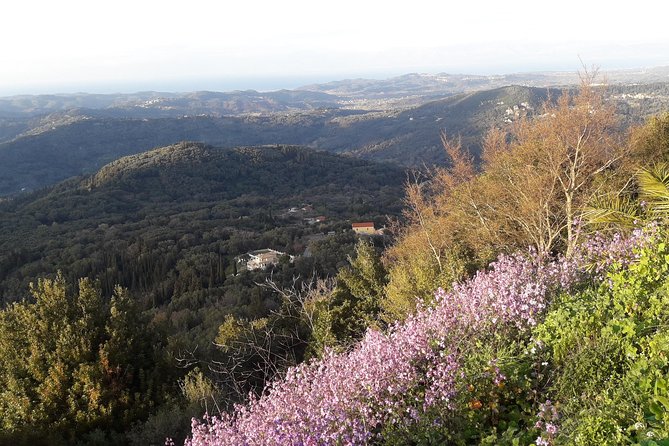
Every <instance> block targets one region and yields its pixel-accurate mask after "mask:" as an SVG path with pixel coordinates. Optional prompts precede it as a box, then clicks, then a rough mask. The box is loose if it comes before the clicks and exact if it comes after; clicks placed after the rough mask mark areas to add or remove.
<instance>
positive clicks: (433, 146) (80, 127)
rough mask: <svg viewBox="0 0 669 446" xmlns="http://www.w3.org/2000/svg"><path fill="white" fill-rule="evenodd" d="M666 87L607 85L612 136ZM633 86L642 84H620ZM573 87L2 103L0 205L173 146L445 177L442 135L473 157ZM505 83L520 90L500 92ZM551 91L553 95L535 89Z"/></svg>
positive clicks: (316, 90) (356, 88) (622, 77)
mask: <svg viewBox="0 0 669 446" xmlns="http://www.w3.org/2000/svg"><path fill="white" fill-rule="evenodd" d="M668 75H669V71H668V70H667V69H666V68H658V69H653V70H646V71H635V72H632V71H624V72H614V73H613V74H610V75H609V76H610V79H612V80H613V81H612V82H611V83H610V84H609V86H608V89H607V93H606V94H607V98H608V99H609V100H611V101H613V102H614V103H615V104H616V107H617V108H618V110H619V112H620V116H621V117H622V119H621V121H622V122H621V125H630V124H635V123H639V122H641V121H642V120H643V119H644V118H645V117H647V116H650V115H653V114H656V113H659V112H662V111H663V110H667V109H668V108H669V83H666V82H650V81H658V80H661V79H665V80H666V78H667V76H668ZM634 79H637V80H639V81H638V82H633V83H629V81H630V80H634ZM577 81H578V77H577V76H576V75H575V74H564V73H553V74H551V73H543V74H542V73H539V74H517V75H507V76H466V75H447V74H436V75H424V74H409V75H405V76H400V77H396V78H392V79H388V80H380V81H378V80H365V79H362V80H347V81H337V82H332V83H328V84H320V85H311V86H305V87H302V88H300V89H296V90H280V91H274V92H257V91H252V90H249V91H237V92H228V93H216V92H195V93H158V92H145V93H136V94H124V95H120V94H119V95H87V94H75V95H47V96H14V97H9V98H0V196H10V195H15V194H17V193H21V192H25V191H31V190H37V189H40V188H43V187H47V186H49V185H53V184H55V183H57V182H59V181H62V180H64V179H66V178H69V177H72V176H76V175H83V174H89V173H92V172H95V171H97V170H98V169H99V168H101V167H102V166H103V165H105V164H107V163H109V162H111V161H113V160H115V159H118V158H120V157H122V156H127V155H132V154H137V153H141V152H144V151H146V150H150V149H153V148H156V147H161V146H166V145H169V144H174V143H176V142H179V141H201V142H204V143H207V144H212V145H215V146H218V147H236V146H242V145H263V144H294V145H301V146H306V147H310V148H313V149H318V150H327V151H331V152H334V153H339V154H346V155H350V156H354V157H359V158H364V159H370V160H381V161H389V162H393V163H396V164H399V165H402V166H409V167H423V166H430V165H434V164H437V165H443V164H444V163H446V162H447V160H446V157H445V155H444V153H443V150H442V148H441V142H440V132H442V131H443V132H445V133H446V134H448V135H450V136H454V137H456V136H460V137H461V138H462V141H463V144H464V146H465V147H466V148H467V149H469V150H470V151H471V153H472V154H473V155H474V156H476V155H477V154H478V152H479V150H480V147H479V144H480V140H481V136H482V135H483V134H484V133H485V132H486V131H487V129H489V128H491V127H494V126H496V127H501V126H505V125H507V124H509V123H510V122H513V121H514V120H516V119H518V118H519V117H520V116H524V115H526V114H533V113H537V112H538V111H540V109H541V104H542V103H543V102H544V101H545V100H547V99H548V98H556V97H557V96H558V95H559V94H560V92H561V91H562V90H563V89H564V88H573V85H572V86H571V87H569V86H567V87H565V86H564V85H570V84H573V83H574V82H577ZM509 82H518V83H519V84H523V85H511V86H508V85H507V86H498V85H506V84H507V83H509ZM549 84H559V85H562V87H545V86H539V85H549ZM532 85H537V86H532ZM491 87H495V88H491Z"/></svg>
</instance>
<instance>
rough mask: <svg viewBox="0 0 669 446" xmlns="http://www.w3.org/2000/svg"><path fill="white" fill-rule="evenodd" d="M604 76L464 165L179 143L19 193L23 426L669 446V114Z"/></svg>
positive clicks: (14, 281) (8, 353) (19, 429)
mask: <svg viewBox="0 0 669 446" xmlns="http://www.w3.org/2000/svg"><path fill="white" fill-rule="evenodd" d="M591 81H592V79H589V78H587V79H584V82H583V84H582V85H581V88H580V89H579V90H578V91H576V90H566V91H564V92H562V93H561V94H560V95H558V96H557V97H553V96H551V97H548V96H546V97H545V99H546V101H545V102H544V103H543V105H537V106H536V111H535V112H532V113H519V114H518V116H516V117H515V119H513V120H511V122H507V123H506V124H505V125H501V124H500V125H499V126H495V127H492V128H489V129H488V130H487V132H486V133H485V135H484V136H482V137H481V139H480V140H479V141H478V142H477V143H476V144H477V147H478V148H479V151H478V152H477V153H475V154H474V153H472V152H470V151H469V150H467V148H468V147H470V144H469V143H468V142H467V141H466V140H465V139H463V138H458V137H455V138H452V137H451V135H449V134H447V133H446V132H442V134H441V140H440V145H441V150H443V153H444V155H443V156H444V157H445V158H447V159H448V160H449V163H448V167H438V168H430V169H423V170H421V171H412V172H406V171H404V170H403V169H400V168H398V167H394V166H393V165H389V164H379V163H372V162H368V161H362V160H358V159H355V158H351V157H341V156H336V155H332V154H328V153H324V152H317V151H313V150H309V149H305V148H300V147H295V146H284V145H278V146H254V147H246V146H245V147H236V148H218V147H212V146H209V145H206V144H202V143H179V144H175V145H171V146H167V147H163V148H159V149H154V150H151V151H149V152H143V153H139V154H135V155H130V156H127V157H124V158H120V159H118V160H116V161H112V162H110V163H109V164H107V165H105V166H104V167H102V168H101V169H99V170H97V171H96V172H95V173H92V174H90V175H85V176H79V177H74V178H71V179H69V180H67V181H65V182H62V183H59V184H57V185H55V186H51V187H48V188H46V189H42V190H39V191H35V192H31V193H27V194H22V195H19V196H16V197H14V198H12V199H8V200H6V201H4V202H2V203H0V292H1V295H0V296H1V297H2V310H1V311H0V442H4V443H8V444H17V445H21V444H26V445H28V444H30V445H32V444H50V445H51V444H55V445H58V444H81V445H109V444H133V445H147V444H156V445H158V444H164V443H165V441H166V438H169V439H170V440H168V443H169V442H174V443H183V442H184V441H186V443H187V444H189V445H192V446H200V445H227V444H229V445H239V444H248V445H284V444H288V445H298V444H301V445H303V444H314V445H363V444H378V445H416V444H421V445H440V444H454V445H461V444H462V445H465V444H480V445H492V444H500V445H553V444H555V445H557V444H569V445H571V444H578V445H593V444H612V445H613V444H640V445H648V446H650V445H653V444H657V445H661V444H667V442H669V428H668V427H667V424H666V420H667V419H668V418H667V417H669V400H667V398H668V397H669V394H668V393H667V386H668V384H667V383H668V382H669V362H668V360H667V357H666V352H667V351H669V344H668V343H667V342H668V341H667V340H668V339H669V337H668V333H669V332H667V329H666V327H667V324H668V323H669V302H668V301H667V293H666V290H667V283H668V282H669V263H668V261H667V259H669V254H668V253H667V250H668V248H667V247H668V246H669V240H668V238H669V233H668V232H667V227H666V221H667V202H668V201H669V182H668V179H669V167H667V163H669V115H667V114H664V115H658V116H656V117H654V118H651V119H649V120H647V121H646V122H644V123H643V124H642V125H638V126H636V127H632V128H631V129H630V130H627V126H628V125H629V122H623V121H625V119H624V118H621V116H620V115H619V114H618V112H619V111H618V110H616V108H615V104H614V103H612V101H610V100H608V99H607V96H605V95H603V94H602V90H601V89H600V88H593V87H592V86H591ZM492 95H493V96H492V97H491V99H490V100H491V101H494V100H495V97H494V93H492ZM477 97H478V96H477ZM457 100H459V101H461V103H462V104H464V105H466V104H467V103H468V102H467V101H469V100H471V97H461V98H459V99H457ZM464 105H463V106H464ZM533 107H534V106H533ZM426 110H427V109H426ZM486 122H487V121H486ZM483 123H484V121H483V120H482V121H479V122H475V123H470V124H472V125H476V126H483ZM454 136H455V135H454ZM462 136H464V138H469V137H473V136H474V134H472V135H466V134H465V135H462ZM315 216H324V217H325V220H324V221H319V222H314V221H313V220H308V219H309V218H312V217H315ZM354 221H372V222H374V223H375V225H376V227H377V228H380V227H382V226H384V225H385V226H388V227H389V231H388V232H387V233H389V234H390V235H377V236H372V237H361V236H358V235H356V234H355V233H353V231H351V230H350V228H351V222H354ZM310 223H311V224H310ZM261 248H272V249H276V250H277V251H281V252H285V253H286V254H289V255H293V256H295V259H294V261H293V262H291V261H290V258H289V257H288V256H284V257H282V258H281V260H280V261H279V263H278V264H276V265H274V266H270V267H268V268H266V269H264V270H257V271H248V270H245V269H244V268H242V267H241V265H240V264H239V262H238V261H237V258H238V256H240V255H242V254H244V253H246V252H248V251H252V250H255V249H261ZM528 248H529V249H528ZM203 415H204V416H205V418H204V419H202V417H203ZM191 417H195V418H196V419H199V421H197V422H196V423H194V424H193V425H192V426H191V421H190V420H191Z"/></svg>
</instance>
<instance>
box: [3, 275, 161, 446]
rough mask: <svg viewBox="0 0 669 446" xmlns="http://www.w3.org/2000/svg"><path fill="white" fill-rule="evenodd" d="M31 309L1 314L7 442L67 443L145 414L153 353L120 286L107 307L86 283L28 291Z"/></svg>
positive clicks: (22, 306) (24, 306)
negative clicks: (37, 440) (8, 440)
mask: <svg viewBox="0 0 669 446" xmlns="http://www.w3.org/2000/svg"><path fill="white" fill-rule="evenodd" d="M31 294H32V296H33V298H34V300H35V301H34V303H29V302H21V303H14V304H12V305H11V306H9V307H7V308H6V309H5V310H2V311H0V426H1V427H2V430H3V431H5V432H6V433H7V434H6V435H7V436H8V437H9V438H10V439H11V441H12V442H13V444H21V443H22V442H27V443H30V442H32V441H34V440H35V438H38V439H40V438H41V441H43V440H44V439H45V438H49V441H50V442H51V444H59V443H60V442H67V443H71V442H73V441H75V440H76V439H80V438H81V437H82V436H83V435H85V434H87V433H89V432H91V431H93V430H95V429H103V430H115V429H120V428H122V427H125V426H127V425H128V423H130V422H132V421H133V420H136V419H138V418H140V417H142V416H144V415H145V414H146V413H147V410H148V408H149V407H150V406H151V404H152V397H153V396H154V395H153V394H152V392H150V384H149V383H150V382H151V376H152V371H151V369H150V368H151V366H152V364H153V363H152V356H151V355H152V352H151V349H150V337H149V336H147V332H146V324H145V323H144V321H142V320H140V318H139V317H138V316H137V314H138V312H137V309H136V308H135V307H134V305H133V303H132V301H131V300H130V299H129V297H128V296H127V294H126V293H125V291H124V290H122V289H121V288H117V290H116V293H115V295H114V297H113V298H112V301H111V303H106V302H105V299H103V297H102V296H101V293H100V290H99V288H98V287H96V286H95V285H94V284H93V283H92V282H91V281H90V280H88V279H81V280H80V281H79V283H78V290H76V291H74V290H72V289H70V288H69V287H68V286H67V284H66V282H65V279H64V278H63V276H62V275H61V274H58V275H57V276H56V278H55V279H53V280H51V279H40V280H39V281H38V283H37V285H34V286H31Z"/></svg>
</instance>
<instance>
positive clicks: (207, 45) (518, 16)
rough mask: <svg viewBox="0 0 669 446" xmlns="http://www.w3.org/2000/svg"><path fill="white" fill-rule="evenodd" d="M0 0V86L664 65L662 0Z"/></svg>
mask: <svg viewBox="0 0 669 446" xmlns="http://www.w3.org/2000/svg"><path fill="white" fill-rule="evenodd" d="M618 3H619V5H618ZM2 9H3V10H2V15H1V16H0V17H1V18H0V21H1V23H0V42H2V44H1V45H0V95H3V96H6V95H14V94H36V93H69V92H91V93H111V92H133V91H140V90H158V91H192V90H230V89H246V88H254V89H258V90H269V89H277V88H294V87H297V86H299V85H303V84H308V83H312V82H323V81H329V80H337V79H344V78H358V77H368V78H386V77H391V76H395V75H400V74H405V73H410V72H426V73H438V72H449V73H471V74H504V73H514V72H525V71H572V72H573V71H577V70H578V69H580V68H581V60H582V61H583V63H585V64H586V65H587V66H597V67H599V68H600V69H601V70H606V69H617V68H638V67H651V66H667V65H669V33H668V32H666V29H667V24H666V22H667V17H669V2H666V1H660V0H637V1H635V2H615V1H599V0H578V1H576V0H561V1H559V2H558V1H554V2H549V1H542V0H532V1H528V0H519V1H516V0H507V1H503V0H496V1H483V0H465V1H448V0H430V1H425V0H412V1H403V2H399V1H393V0H385V1H376V0H355V1H352V0H337V1H332V2H325V1H317V0H309V1H303V0H274V1H265V0H263V1H261V0H217V1H209V0H181V1H172V0H162V1H154V0H115V1H113V2H112V1H110V2H96V1H91V0H86V1H83V0H56V1H54V0H48V1H46V0H21V1H8V2H6V3H5V4H3V8H2Z"/></svg>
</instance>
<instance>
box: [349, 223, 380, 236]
mask: <svg viewBox="0 0 669 446" xmlns="http://www.w3.org/2000/svg"><path fill="white" fill-rule="evenodd" d="M351 229H353V231H354V232H355V233H356V234H364V235H374V234H376V229H375V228H374V222H371V221H365V222H359V223H353V224H352V225H351Z"/></svg>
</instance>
